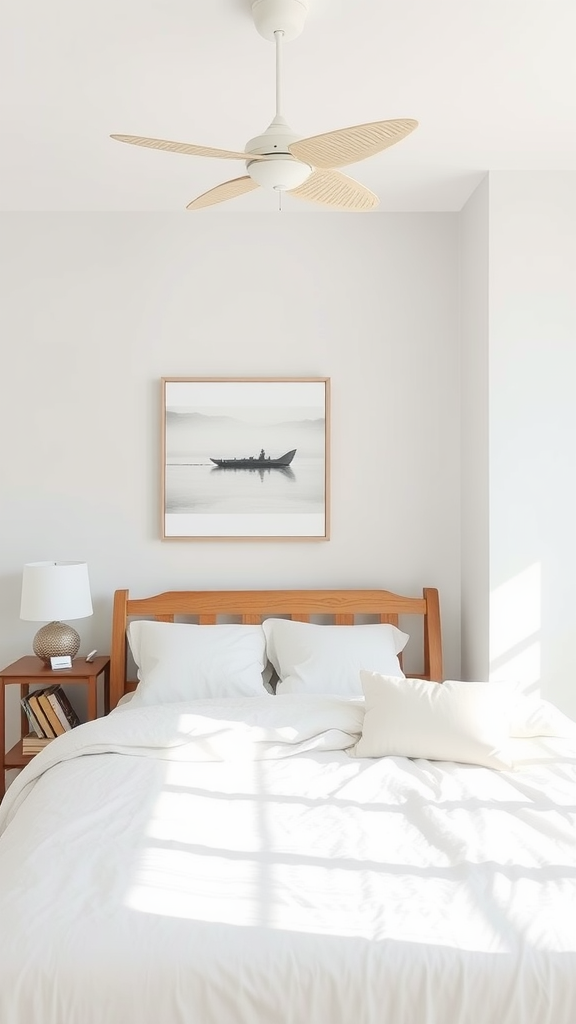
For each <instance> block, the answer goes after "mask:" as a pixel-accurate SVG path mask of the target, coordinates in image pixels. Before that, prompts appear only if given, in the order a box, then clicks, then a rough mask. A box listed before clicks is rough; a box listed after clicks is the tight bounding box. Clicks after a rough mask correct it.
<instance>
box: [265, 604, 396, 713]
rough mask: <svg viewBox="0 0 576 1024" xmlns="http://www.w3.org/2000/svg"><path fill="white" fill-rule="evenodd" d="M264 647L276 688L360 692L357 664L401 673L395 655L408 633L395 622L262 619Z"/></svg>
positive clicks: (346, 693) (279, 690)
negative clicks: (326, 623)
mask: <svg viewBox="0 0 576 1024" xmlns="http://www.w3.org/2000/svg"><path fill="white" fill-rule="evenodd" d="M262 628H263V629H264V633H265V634H266V651H267V654H268V658H269V659H270V661H271V662H272V664H273V666H274V668H275V669H276V672H277V673H278V677H279V682H278V684H277V686H276V693H330V694H340V695H342V696H347V697H361V696H362V687H361V685H360V669H363V668H364V669H368V670H373V671H375V672H383V673H386V674H387V675H395V676H402V675H403V673H402V669H401V668H400V662H399V661H398V654H399V653H400V651H401V650H403V649H404V647H405V646H406V643H407V642H408V634H407V633H402V632H401V631H400V630H399V629H397V628H396V626H390V625H388V624H385V623H382V624H380V623H377V624H374V625H366V626H318V625H315V624H313V623H311V622H294V621H292V620H291V619H265V620H264V622H263V624H262Z"/></svg>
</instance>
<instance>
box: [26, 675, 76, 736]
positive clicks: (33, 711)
mask: <svg viewBox="0 0 576 1024" xmlns="http://www.w3.org/2000/svg"><path fill="white" fill-rule="evenodd" d="M21 703H22V707H23V708H24V711H25V712H26V716H27V718H28V721H29V723H30V726H31V729H32V731H33V732H34V733H36V735H37V736H39V737H40V738H44V737H47V738H49V739H54V737H55V736H61V735H62V734H63V733H65V732H68V731H69V730H70V729H74V728H75V727H76V726H77V725H80V719H79V717H78V715H77V714H76V712H75V710H74V708H73V707H72V705H71V703H70V701H69V700H68V697H67V696H66V694H65V692H64V690H63V688H62V686H61V685H60V684H59V683H53V684H52V685H51V686H44V687H42V688H41V689H39V690H34V692H33V693H29V694H28V696H27V697H23V698H22V701H21Z"/></svg>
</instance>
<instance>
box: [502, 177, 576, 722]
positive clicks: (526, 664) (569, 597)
mask: <svg viewBox="0 0 576 1024" xmlns="http://www.w3.org/2000/svg"><path fill="white" fill-rule="evenodd" d="M489 230H490V270H489V290H490V328H489V330H490V369H489V375H490V383H489V393H490V401H489V418H490V480H489V490H490V591H491V628H490V658H491V671H492V674H493V676H495V677H497V678H503V677H506V678H520V679H521V680H522V681H523V682H524V683H525V684H526V686H528V687H529V686H530V685H534V684H537V683H540V684H541V688H542V692H543V694H544V695H545V696H547V697H548V698H549V699H551V700H553V701H555V702H556V703H558V704H559V705H560V706H561V707H562V708H563V709H564V710H565V711H566V712H567V713H568V714H570V715H572V716H573V717H576V686H575V685H574V681H575V680H576V644H575V642H574V638H575V636H576V597H575V596H574V578H575V577H576V528H575V524H576V400H575V387H576V298H575V295H576V173H574V172H556V171H550V172H544V171H543V172H535V173H526V172H523V173H519V172H499V173H493V174H491V175H490V228H489Z"/></svg>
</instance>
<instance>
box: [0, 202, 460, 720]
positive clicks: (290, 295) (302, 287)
mask: <svg viewBox="0 0 576 1024" xmlns="http://www.w3.org/2000/svg"><path fill="white" fill-rule="evenodd" d="M457 229H458V224H457V217H456V216H455V215H453V214H423V215H420V214H418V215H415V214H390V215H384V214H381V215H379V216H375V217H362V216H354V215H349V216H346V215H343V214H342V215H338V214H336V215H331V214H327V215H325V216H322V217H318V216H313V215H311V216H307V215H306V214H300V215H294V216H290V217H289V216H283V215H277V216H270V215H268V214H261V215H246V214H233V213H232V214H227V215H226V216H222V215H218V214H216V215H212V216H207V215H202V214H200V215H196V216H190V217H188V216H182V215H180V214H178V215H174V216H170V215H165V214H162V215H148V214H146V215H144V214H142V215H141V214H126V215H123V214H110V215H95V214H87V215H84V214H78V215H76V214H33V213H30V214H5V215H2V216H1V217H0V337H1V344H2V348H1V352H2V356H1V358H2V373H1V374H0V426H1V431H2V434H1V436H2V438H3V441H4V444H3V459H2V485H1V498H0V500H1V515H2V530H1V531H0V555H1V557H0V566H1V569H0V622H1V624H2V627H1V634H0V660H1V662H2V664H7V663H8V662H9V661H11V660H13V659H15V658H17V657H19V656H20V655H21V654H23V653H27V652H29V651H30V649H31V640H32V636H33V633H34V632H35V628H36V626H35V624H33V623H24V622H20V621H19V619H18V610H19V595H20V579H21V570H22V565H23V564H24V562H27V561H33V560H39V559H46V558H55V559H67V558H71V559H86V560H87V561H88V563H89V568H90V575H91V582H92V590H93V598H94V605H95V613H94V616H93V618H91V619H87V620H83V621H81V622H79V623H77V626H78V627H79V631H80V632H81V635H82V637H83V648H82V649H83V650H86V649H87V648H88V647H91V646H94V647H98V648H99V649H100V650H101V651H105V650H107V649H108V645H109V636H110V614H111V600H112V594H113V591H114V589H115V588H117V587H129V588H130V589H131V590H132V591H133V592H134V593H135V594H137V595H141V596H144V595H147V594H150V593H154V592H158V591H160V590H163V589H167V588H175V589H177V588H212V589H216V588H219V587H222V588H226V587H247V588H250V587H253V588H259V587H266V586H270V587H308V586H322V587H331V586H334V587H351V586H356V587H364V586H367V587H372V586H374V587H386V588H390V589H393V590H398V591H400V592H403V593H415V594H417V593H419V592H420V590H421V587H422V586H424V585H430V586H438V587H439V589H440V594H441V600H442V612H443V619H444V632H445V648H446V671H447V673H448V674H449V675H458V673H459V669H460V660H459V659H460V635H459V630H460V624H459V604H460V602H459V588H460V564H459V563H460V547H459V543H460V538H459V522H460V510H459V494H460V470H459V370H458V230H457ZM170 375H174V376H177V375H181V376H188V375H192V376H195V375H198V376H202V375H214V376H218V375H232V376H236V375H237V376H241V375H248V376H249V375H263V376H266V375H279V376H284V375H285V376H291V375H295V376H309V375H319V376H329V377H331V380H332V539H331V540H330V541H329V542H281V543H280V542H260V543H258V542H226V543H218V542H162V541H160V540H159V536H160V525H159V462H160V459H159V447H160V416H159V413H160V404H159V401H160V385H159V379H160V377H161V376H170ZM16 725H17V716H16V704H15V701H13V702H12V704H11V714H10V720H9V723H8V731H9V738H10V740H12V738H14V737H15V732H16Z"/></svg>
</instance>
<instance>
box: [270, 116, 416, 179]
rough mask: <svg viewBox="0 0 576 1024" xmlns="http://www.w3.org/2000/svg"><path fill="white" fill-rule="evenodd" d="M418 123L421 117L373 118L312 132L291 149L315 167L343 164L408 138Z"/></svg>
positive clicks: (290, 148)
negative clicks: (342, 126)
mask: <svg viewBox="0 0 576 1024" xmlns="http://www.w3.org/2000/svg"><path fill="white" fill-rule="evenodd" d="M417 127H418V121H412V120H409V119H407V118H405V119H402V120H398V121H373V122H372V123H371V124H357V125H354V126H353V127H352V128H340V129H339V130H338V131H335V132H326V134H325V135H313V136H311V137H310V138H309V139H300V140H299V141H298V142H293V143H292V144H291V145H290V146H288V149H289V150H290V152H291V153H292V156H295V157H296V159H297V160H303V161H304V163H307V164H312V166H313V167H326V168H332V167H344V165H345V164H354V163H357V161H358V160H365V159H366V157H368V156H374V154H375V153H380V152H381V151H382V150H383V149H388V146H393V145H394V143H395V142H400V140H401V139H404V138H406V136H407V135H409V134H410V132H413V131H414V129H415V128H417Z"/></svg>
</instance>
